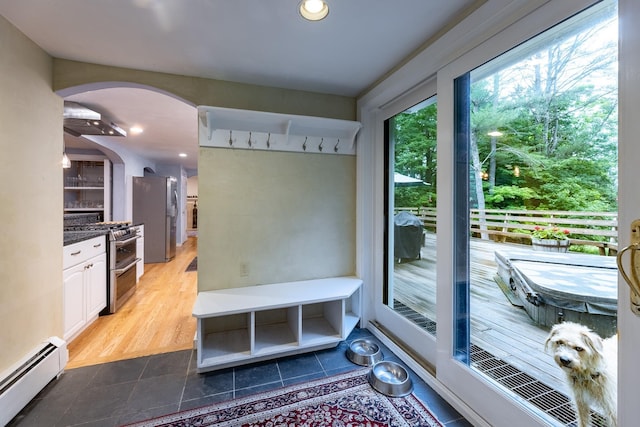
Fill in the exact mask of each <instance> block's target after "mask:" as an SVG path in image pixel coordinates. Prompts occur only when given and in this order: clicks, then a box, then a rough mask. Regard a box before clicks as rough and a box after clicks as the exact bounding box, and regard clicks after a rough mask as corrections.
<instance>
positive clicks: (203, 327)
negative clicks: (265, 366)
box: [198, 313, 252, 365]
mask: <svg viewBox="0 0 640 427" xmlns="http://www.w3.org/2000/svg"><path fill="white" fill-rule="evenodd" d="M251 318H252V313H241V314H233V315H227V316H216V317H208V318H205V319H202V320H201V321H200V322H198V337H203V338H202V351H200V352H198V365H200V364H204V365H207V364H217V363H227V362H229V361H231V360H238V359H242V358H248V357H250V356H251V329H252V319H251Z"/></svg>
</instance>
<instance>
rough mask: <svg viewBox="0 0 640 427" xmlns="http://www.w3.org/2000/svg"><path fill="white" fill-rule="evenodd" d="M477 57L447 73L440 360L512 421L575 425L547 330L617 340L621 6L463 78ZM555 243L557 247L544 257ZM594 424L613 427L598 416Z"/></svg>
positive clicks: (595, 11)
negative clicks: (562, 327) (446, 355)
mask: <svg viewBox="0 0 640 427" xmlns="http://www.w3.org/2000/svg"><path fill="white" fill-rule="evenodd" d="M479 53H481V52H474V53H472V54H470V55H468V56H466V57H465V58H464V60H461V61H459V65H460V67H459V70H458V71H455V70H454V68H455V67H451V68H450V69H447V70H444V71H443V72H442V73H441V74H439V75H438V79H439V93H440V94H441V95H442V93H443V92H444V89H445V88H446V91H447V92H448V93H450V94H451V98H449V99H450V100H451V109H450V110H449V111H440V112H439V119H440V118H442V119H443V120H442V123H440V125H441V126H450V128H449V129H451V141H452V143H451V146H450V147H451V151H450V155H451V157H450V159H449V162H450V164H451V165H452V167H453V171H452V175H453V177H452V182H451V189H452V192H453V196H452V197H451V198H450V199H449V200H450V202H451V203H452V205H451V218H450V219H448V221H449V224H450V229H451V230H452V231H453V233H452V242H451V244H450V245H448V248H449V249H450V250H451V253H452V260H451V263H450V265H449V266H448V268H450V269H451V273H450V276H449V278H450V279H449V280H451V281H450V283H451V285H450V291H448V292H446V295H447V296H449V297H450V298H451V300H452V301H453V304H452V313H451V317H450V318H449V319H448V320H450V322H451V327H452V330H451V335H450V337H448V339H447V340H446V342H443V343H441V342H440V335H438V348H443V349H444V350H448V351H450V352H451V355H452V357H451V359H449V360H444V359H443V360H440V359H439V360H438V377H439V378H441V379H442V380H443V381H444V382H445V383H447V384H450V386H451V387H452V388H453V389H455V390H456V391H457V392H458V393H460V394H461V395H462V396H465V398H466V399H469V402H473V403H472V404H478V405H481V403H480V402H482V401H484V399H482V398H479V397H478V395H474V394H473V393H471V394H470V391H472V390H475V391H476V392H479V391H481V390H485V391H486V392H488V393H490V394H495V395H496V396H500V399H501V400H503V401H504V402H509V401H510V402H511V405H509V406H507V408H508V409H507V411H506V413H509V412H510V411H513V412H512V414H510V415H506V417H507V419H508V418H509V417H514V418H513V419H520V418H521V417H522V414H527V418H529V417H530V418H529V419H530V421H531V423H534V424H535V423H539V422H541V423H545V424H549V425H570V424H571V423H573V422H575V420H576V414H575V412H574V408H573V404H572V398H571V396H572V390H571V387H570V385H569V384H567V381H566V378H565V377H566V376H565V373H564V372H563V371H562V370H561V369H560V368H559V367H558V366H557V365H556V364H555V362H554V360H553V357H552V355H551V354H549V352H548V351H547V350H548V349H546V348H545V341H546V339H547V337H548V335H549V331H550V329H551V327H552V326H553V325H556V324H559V323H562V322H564V321H573V322H576V323H580V324H583V325H586V326H588V327H589V328H591V329H592V330H594V331H596V332H597V333H599V334H600V335H601V336H603V337H607V336H610V335H612V334H614V333H615V332H616V330H617V293H618V292H617V280H618V276H617V269H616V263H615V257H613V256H607V255H615V251H616V249H617V245H616V244H615V242H616V240H615V239H616V237H617V236H616V233H615V232H612V233H610V231H611V227H612V225H614V224H615V221H616V219H617V216H618V204H617V195H618V189H617V183H618V179H617V175H618V168H617V163H618V162H617V142H618V137H617V136H618V129H617V126H618V120H617V116H618V110H617V107H618V91H617V8H616V3H615V2H612V1H605V2H601V3H599V4H598V5H596V6H594V7H592V8H590V9H588V10H586V11H583V12H581V13H579V14H576V15H575V16H573V17H572V18H570V19H568V20H566V21H564V22H562V23H561V24H558V25H556V26H555V27H552V28H550V29H549V30H547V31H544V32H542V33H540V34H538V35H537V36H535V37H532V38H530V39H529V40H528V41H526V42H525V43H523V44H521V45H519V46H518V47H514V48H512V49H510V50H509V51H508V52H506V53H503V54H501V55H499V56H496V57H494V58H493V59H490V60H484V61H481V62H476V63H480V64H482V65H480V66H475V67H473V66H471V67H469V68H467V69H466V70H465V65H463V64H464V63H465V62H466V63H468V64H469V65H471V64H473V62H474V61H473V60H472V59H473V56H474V55H475V54H479ZM480 56H481V55H480ZM465 60H467V61H465ZM441 78H442V79H446V80H448V81H440V79H441ZM443 98H444V97H443V96H441V101H442V100H443ZM441 104H442V102H441ZM447 123H448V124H447ZM440 147H441V146H440V145H439V148H440ZM441 164H442V163H441ZM442 179H443V178H439V181H442ZM442 191H443V189H442V188H439V192H442ZM438 228H439V229H442V228H443V227H442V224H441V223H438ZM440 238H441V239H442V238H443V236H442V235H441V236H440ZM543 238H544V241H545V242H544V243H546V244H547V245H550V246H548V247H546V248H545V250H544V251H540V250H537V247H536V246H535V243H537V241H538V240H540V239H543ZM561 243H562V244H561ZM445 247H447V246H446V245H440V246H439V249H444V248H445ZM567 247H568V248H569V250H568V252H564V251H566V249H567ZM551 250H553V252H550V251H551ZM561 251H562V252H563V253H561ZM439 285H440V286H447V285H446V283H445V282H444V281H442V282H439ZM439 297H440V294H439ZM439 301H440V299H439ZM443 320H444V319H439V325H442V322H443ZM445 346H450V347H449V349H447V348H446V347H445ZM443 367H446V369H444V368H443ZM462 384H464V385H462ZM489 390H491V391H490V392H489ZM483 409H484V408H483ZM518 411H521V414H520V415H518V414H517V412H518ZM487 412H488V413H491V412H493V409H489V410H488V411H487ZM488 416H489V417H492V416H495V414H494V415H488ZM592 417H593V420H594V423H595V425H605V424H604V423H605V421H604V419H603V418H602V416H601V415H600V414H599V412H598V409H597V408H594V409H593V411H592ZM527 423H528V421H522V425H527Z"/></svg>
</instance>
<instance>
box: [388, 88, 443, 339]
mask: <svg viewBox="0 0 640 427" xmlns="http://www.w3.org/2000/svg"><path fill="white" fill-rule="evenodd" d="M436 119H437V104H436V99H435V97H431V98H429V99H427V100H425V101H423V102H421V103H419V104H417V105H415V106H413V107H411V108H409V109H407V110H405V111H403V112H401V113H399V114H397V115H395V116H393V117H391V118H390V119H388V120H387V121H386V122H385V132H386V135H385V139H386V160H387V161H386V164H387V165H388V170H387V174H386V179H387V186H386V188H387V195H386V201H387V206H386V212H387V218H388V223H387V236H386V240H387V245H386V248H387V251H386V254H387V256H386V259H387V269H386V274H385V279H386V280H385V287H384V295H383V303H384V304H385V305H387V306H388V307H389V308H391V309H392V310H394V312H395V313H397V314H399V315H401V316H403V317H404V318H405V319H407V320H409V321H410V322H412V323H413V324H414V325H416V326H417V327H418V328H420V329H421V330H423V331H426V332H427V333H429V334H431V335H433V336H435V334H436Z"/></svg>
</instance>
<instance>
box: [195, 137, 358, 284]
mask: <svg viewBox="0 0 640 427" xmlns="http://www.w3.org/2000/svg"><path fill="white" fill-rule="evenodd" d="M198 162H199V163H198V170H199V174H198V177H199V179H198V181H199V185H198V193H199V200H198V214H199V215H198V289H199V290H200V291H204V290H212V289H222V288H231V287H239V286H250V285H255V284H266V283H278V282H287V281H295V280H305V279H314V278H321V277H332V276H342V275H353V274H354V272H355V223H356V178H355V175H356V158H355V156H342V155H325V154H311V153H284V152H271V151H253V150H239V149H238V150H235V149H225V148H200V157H199V160H198Z"/></svg>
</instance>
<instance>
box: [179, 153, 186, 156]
mask: <svg viewBox="0 0 640 427" xmlns="http://www.w3.org/2000/svg"><path fill="white" fill-rule="evenodd" d="M178 156H180V157H187V153H180V154H178Z"/></svg>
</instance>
